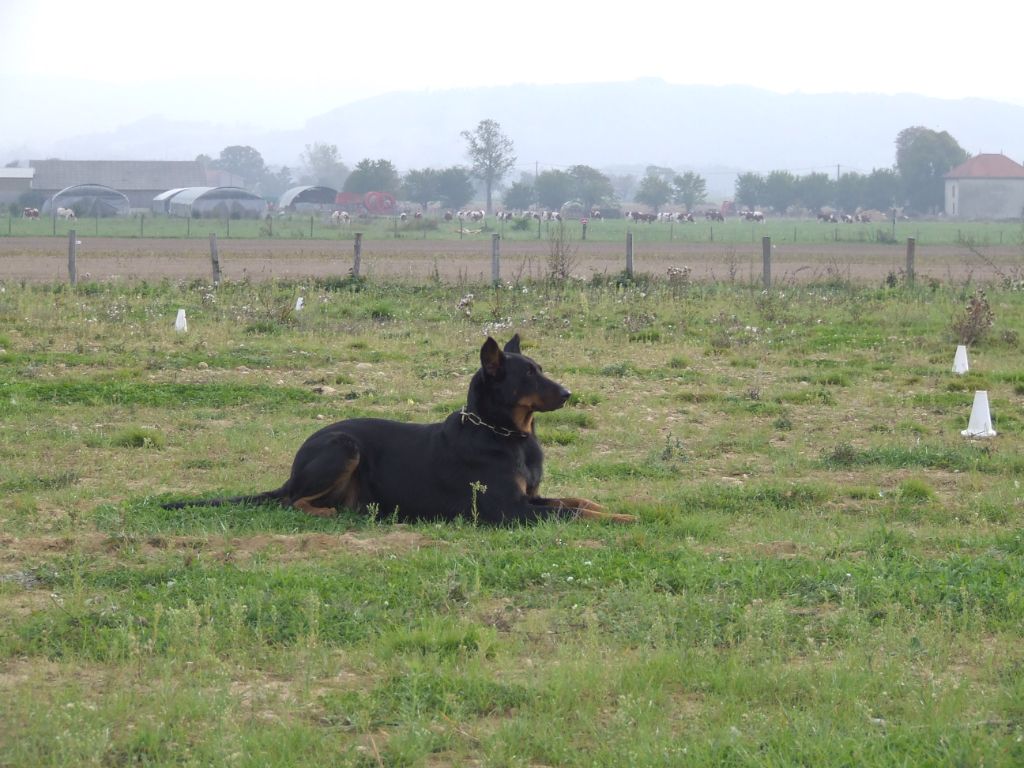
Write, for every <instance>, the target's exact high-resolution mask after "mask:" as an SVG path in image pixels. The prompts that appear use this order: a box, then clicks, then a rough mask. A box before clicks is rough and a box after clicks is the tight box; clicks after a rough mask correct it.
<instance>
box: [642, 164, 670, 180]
mask: <svg viewBox="0 0 1024 768" xmlns="http://www.w3.org/2000/svg"><path fill="white" fill-rule="evenodd" d="M644 176H657V177H658V178H659V179H661V180H662V181H668V182H671V181H672V179H674V178H675V177H676V172H675V171H674V170H672V169H671V168H668V167H667V166H664V165H648V166H647V167H646V168H645V169H644Z"/></svg>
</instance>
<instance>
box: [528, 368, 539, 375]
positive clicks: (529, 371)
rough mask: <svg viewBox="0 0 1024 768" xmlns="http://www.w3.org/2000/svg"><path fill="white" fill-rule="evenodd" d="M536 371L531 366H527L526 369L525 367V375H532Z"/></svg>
mask: <svg viewBox="0 0 1024 768" xmlns="http://www.w3.org/2000/svg"><path fill="white" fill-rule="evenodd" d="M536 373H537V372H536V371H535V370H533V368H527V369H526V375H527V376H533V375H534V374H536Z"/></svg>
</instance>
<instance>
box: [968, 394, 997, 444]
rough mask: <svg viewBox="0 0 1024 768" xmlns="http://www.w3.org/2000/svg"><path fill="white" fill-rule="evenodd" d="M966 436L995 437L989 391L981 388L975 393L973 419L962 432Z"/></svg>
mask: <svg viewBox="0 0 1024 768" xmlns="http://www.w3.org/2000/svg"><path fill="white" fill-rule="evenodd" d="M960 434H961V435H963V436H964V437H995V436H996V431H995V430H994V429H992V415H991V414H990V413H989V411H988V392H986V391H985V390H983V389H979V390H978V391H977V392H975V393H974V407H972V408H971V420H970V421H969V422H967V429H965V430H962V431H961V432H960Z"/></svg>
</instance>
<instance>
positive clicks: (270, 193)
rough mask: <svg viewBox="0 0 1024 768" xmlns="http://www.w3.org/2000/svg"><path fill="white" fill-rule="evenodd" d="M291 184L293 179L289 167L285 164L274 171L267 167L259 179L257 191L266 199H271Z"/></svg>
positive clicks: (293, 183) (291, 185)
mask: <svg viewBox="0 0 1024 768" xmlns="http://www.w3.org/2000/svg"><path fill="white" fill-rule="evenodd" d="M293 186H295V179H293V178H292V172H291V169H290V168H289V167H288V166H287V165H282V166H281V167H280V168H278V169H277V170H276V171H271V170H270V169H269V168H268V169H267V171H266V173H264V174H263V179H262V180H261V181H260V184H259V193H260V194H261V195H262V196H263V197H265V198H267V199H273V198H277V197H280V196H281V194H282V193H283V192H285V191H286V190H288V189H290V188H291V187H293Z"/></svg>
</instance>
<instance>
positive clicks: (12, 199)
mask: <svg viewBox="0 0 1024 768" xmlns="http://www.w3.org/2000/svg"><path fill="white" fill-rule="evenodd" d="M34 175H35V169H34V168H0V205H4V206H7V205H10V204H11V203H17V202H18V199H19V198H20V197H21V196H22V195H24V194H25V193H26V192H29V191H31V189H32V177H33V176H34Z"/></svg>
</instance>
